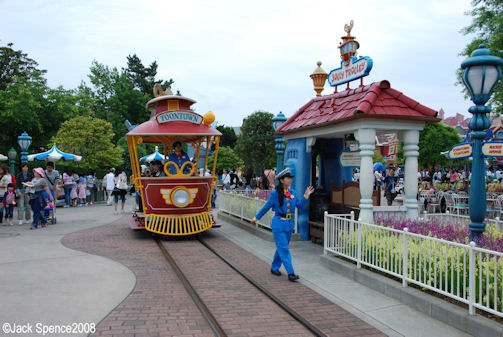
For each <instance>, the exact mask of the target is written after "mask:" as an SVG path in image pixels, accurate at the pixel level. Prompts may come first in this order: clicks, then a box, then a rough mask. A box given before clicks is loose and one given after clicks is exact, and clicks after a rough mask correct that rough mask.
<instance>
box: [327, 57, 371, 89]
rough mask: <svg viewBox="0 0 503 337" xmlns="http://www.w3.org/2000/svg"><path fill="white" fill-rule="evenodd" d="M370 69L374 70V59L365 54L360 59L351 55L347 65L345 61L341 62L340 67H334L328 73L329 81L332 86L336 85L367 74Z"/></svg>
mask: <svg viewBox="0 0 503 337" xmlns="http://www.w3.org/2000/svg"><path fill="white" fill-rule="evenodd" d="M370 70H372V59H371V58H370V57H368V56H365V57H361V58H359V59H357V58H356V57H351V58H350V62H349V64H348V65H347V66H346V65H345V64H344V62H341V67H340V68H337V69H334V70H332V71H331V72H330V73H329V74H328V83H329V84H330V85H331V86H332V87H336V86H338V85H341V84H344V83H347V82H351V81H354V80H356V79H359V78H361V77H364V76H367V75H368V74H369V73H370Z"/></svg>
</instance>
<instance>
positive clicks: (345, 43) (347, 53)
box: [328, 20, 373, 87]
mask: <svg viewBox="0 0 503 337" xmlns="http://www.w3.org/2000/svg"><path fill="white" fill-rule="evenodd" d="M352 29H353V20H351V22H350V24H349V25H344V31H345V32H346V33H347V35H346V36H343V37H341V39H342V42H341V43H340V44H339V49H340V51H341V59H342V62H341V67H340V68H337V69H334V70H332V71H331V72H330V73H329V74H328V83H329V84H330V85H331V86H332V87H336V86H338V85H341V84H344V83H348V82H351V81H354V80H356V79H359V78H362V77H364V76H367V75H368V74H369V73H370V70H372V64H373V62H372V59H371V58H370V57H368V56H364V57H360V58H357V57H356V53H357V50H358V48H360V44H359V43H358V41H356V40H355V37H354V36H351V30H352Z"/></svg>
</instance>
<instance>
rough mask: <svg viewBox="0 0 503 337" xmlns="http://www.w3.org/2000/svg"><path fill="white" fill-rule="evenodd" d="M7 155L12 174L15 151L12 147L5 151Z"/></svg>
mask: <svg viewBox="0 0 503 337" xmlns="http://www.w3.org/2000/svg"><path fill="white" fill-rule="evenodd" d="M7 157H9V164H10V174H12V175H14V174H15V173H14V163H15V162H16V157H17V152H16V150H14V148H13V147H11V148H10V150H9V152H7Z"/></svg>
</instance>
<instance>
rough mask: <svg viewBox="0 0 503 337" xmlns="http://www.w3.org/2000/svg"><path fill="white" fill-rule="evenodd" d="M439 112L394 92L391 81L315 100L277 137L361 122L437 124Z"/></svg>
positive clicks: (285, 126) (302, 109) (295, 115)
mask: <svg viewBox="0 0 503 337" xmlns="http://www.w3.org/2000/svg"><path fill="white" fill-rule="evenodd" d="M437 113H438V112H437V111H435V110H432V109H430V108H428V107H426V106H424V105H421V104H419V103H418V102H416V101H415V100H413V99H411V98H409V97H407V96H405V95H404V94H403V93H401V92H400V91H398V90H395V89H393V88H391V86H390V83H389V82H388V81H381V82H374V83H371V84H369V85H366V86H363V87H359V88H356V89H351V90H346V91H341V92H338V93H334V94H331V95H325V96H320V97H316V98H313V99H312V100H310V101H309V102H308V103H307V104H305V105H304V106H303V107H301V108H300V109H299V111H297V113H295V114H294V115H293V116H292V117H290V118H289V119H288V120H287V121H286V122H285V123H284V124H283V125H282V126H281V127H280V128H278V130H277V132H278V133H292V132H295V131H299V130H301V129H306V128H314V127H321V126H326V125H330V124H337V123H342V122H346V121H349V120H353V119H359V118H390V119H408V120H420V121H425V122H430V123H432V122H438V121H439V119H438V118H436V116H437Z"/></svg>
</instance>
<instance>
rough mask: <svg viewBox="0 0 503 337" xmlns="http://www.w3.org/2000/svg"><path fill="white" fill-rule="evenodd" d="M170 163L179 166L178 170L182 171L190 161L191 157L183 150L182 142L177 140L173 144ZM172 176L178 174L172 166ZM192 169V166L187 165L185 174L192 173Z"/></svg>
mask: <svg viewBox="0 0 503 337" xmlns="http://www.w3.org/2000/svg"><path fill="white" fill-rule="evenodd" d="M168 161H172V162H174V163H176V164H177V166H178V170H180V169H181V168H182V166H183V164H185V163H186V162H188V161H190V158H189V156H188V155H187V154H186V153H185V152H183V150H182V142H180V141H179V140H175V141H174V142H173V153H172V154H170V155H169V156H168ZM169 167H170V171H171V174H176V172H177V170H176V169H175V167H174V166H173V165H172V164H171V165H170V166H169ZM191 169H192V166H191V165H185V168H184V170H183V171H184V173H188V172H190V170H191Z"/></svg>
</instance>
